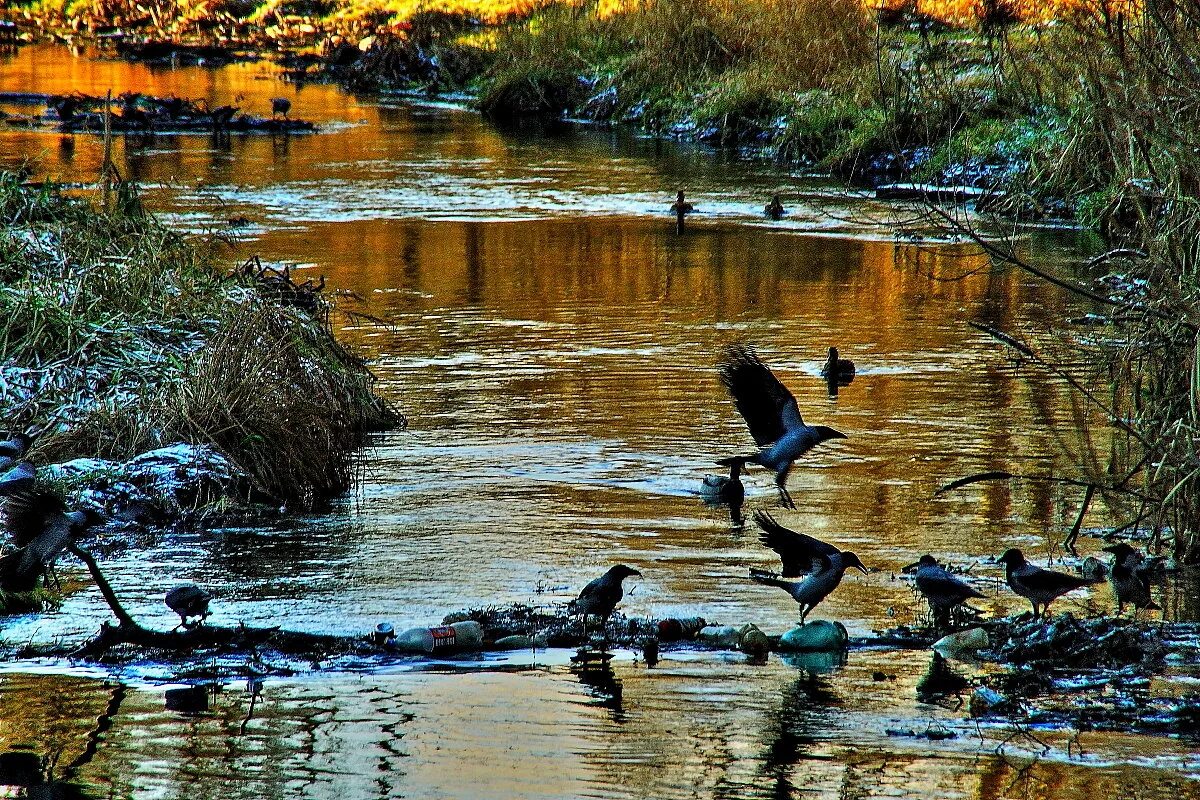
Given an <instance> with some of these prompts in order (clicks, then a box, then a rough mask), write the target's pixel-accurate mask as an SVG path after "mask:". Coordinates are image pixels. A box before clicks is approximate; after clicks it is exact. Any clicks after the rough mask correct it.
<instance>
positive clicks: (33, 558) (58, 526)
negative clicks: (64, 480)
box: [0, 491, 103, 592]
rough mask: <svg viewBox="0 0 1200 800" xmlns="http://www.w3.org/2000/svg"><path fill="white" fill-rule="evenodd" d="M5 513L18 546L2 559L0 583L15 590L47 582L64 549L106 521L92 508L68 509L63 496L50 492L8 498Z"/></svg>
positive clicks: (27, 589)
mask: <svg viewBox="0 0 1200 800" xmlns="http://www.w3.org/2000/svg"><path fill="white" fill-rule="evenodd" d="M4 516H5V524H6V527H7V528H8V531H9V534H10V536H11V537H12V543H13V545H14V546H15V547H16V549H15V550H13V551H12V552H10V553H8V554H7V555H5V556H4V557H3V558H0V586H3V587H4V588H5V589H7V590H8V591H13V592H27V591H31V590H33V589H34V588H36V587H37V583H38V579H39V578H41V579H43V582H48V581H49V578H50V576H51V575H53V572H54V562H55V561H57V560H58V557H59V556H60V555H62V552H63V551H64V550H66V549H67V547H69V546H70V545H71V543H72V542H73V541H74V540H75V539H76V538H77V537H79V536H81V535H82V534H83V533H84V532H85V531H86V530H87V529H88V528H90V527H92V526H94V525H97V524H99V523H100V522H102V521H103V518H102V517H101V516H100V515H99V514H97V513H95V512H93V511H90V510H89V511H68V510H67V506H66V503H65V502H64V501H63V499H62V498H61V497H59V496H58V495H56V494H53V493H52V492H48V491H37V492H31V493H27V494H22V495H18V496H16V497H12V498H9V499H8V501H7V502H6V503H5V505H4ZM55 582H56V583H57V580H56V581H55Z"/></svg>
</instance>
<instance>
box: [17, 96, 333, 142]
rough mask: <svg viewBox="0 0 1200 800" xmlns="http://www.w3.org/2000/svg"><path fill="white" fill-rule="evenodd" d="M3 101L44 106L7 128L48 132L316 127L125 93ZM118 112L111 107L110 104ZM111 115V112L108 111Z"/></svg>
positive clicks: (176, 99) (311, 130)
mask: <svg viewBox="0 0 1200 800" xmlns="http://www.w3.org/2000/svg"><path fill="white" fill-rule="evenodd" d="M0 102H8V103H13V104H16V105H25V106H28V105H34V104H45V106H46V110H45V112H44V113H42V114H40V115H24V116H18V115H13V116H9V117H6V118H5V122H6V123H7V124H9V125H13V126H18V127H26V128H50V129H53V130H55V131H57V132H59V133H100V134H102V133H104V131H105V117H106V116H107V117H108V120H107V121H108V124H109V126H110V130H111V131H112V132H114V133H268V134H281V133H286V134H290V133H314V132H316V130H317V127H316V125H315V124H313V123H312V122H309V121H308V120H303V119H291V118H288V117H286V116H285V117H283V118H279V117H276V116H274V115H272V116H271V117H258V116H254V115H252V114H246V113H239V112H241V109H240V108H238V107H237V106H232V105H226V106H216V107H212V106H210V105H209V104H208V102H207V101H205V100H189V99H187V98H183V97H176V96H174V95H168V96H166V97H155V96H152V95H143V94H139V93H137V92H126V93H124V94H122V95H121V96H120V97H117V98H114V99H113V101H111V104H110V101H109V99H108V98H107V97H92V96H90V95H85V94H81V93H78V92H73V93H71V94H61V95H54V94H33V93H24V92H21V93H16V92H4V93H0ZM113 105H115V106H116V108H115V109H113V108H112V106H113ZM106 112H107V113H106Z"/></svg>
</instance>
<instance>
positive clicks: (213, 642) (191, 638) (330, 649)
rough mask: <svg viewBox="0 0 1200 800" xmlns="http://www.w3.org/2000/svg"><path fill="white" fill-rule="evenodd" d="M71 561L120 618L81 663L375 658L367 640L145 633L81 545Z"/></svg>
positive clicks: (269, 632) (248, 632) (201, 628)
mask: <svg viewBox="0 0 1200 800" xmlns="http://www.w3.org/2000/svg"><path fill="white" fill-rule="evenodd" d="M67 549H68V550H69V551H70V552H71V554H72V555H74V556H75V557H77V558H78V559H79V560H80V561H82V562H83V563H84V564H85V565H86V566H87V568H88V571H89V572H90V573H91V574H92V580H94V581H95V582H96V586H97V587H98V588H99V589H100V594H102V595H103V596H104V599H105V601H106V602H107V603H108V606H109V608H110V609H112V612H113V615H114V616H115V617H116V618H117V624H116V625H113V624H111V623H105V624H104V625H102V626H100V632H99V633H97V634H96V635H95V636H94V637H92V639H90V640H89V641H87V642H86V643H84V644H83V645H82V646H81V647H79V648H78V649H76V650H75V651H74V652H73V653H72V655H73V656H75V657H77V658H97V657H99V656H102V655H104V654H105V653H106V652H108V651H109V650H111V649H112V648H114V647H118V646H120V645H134V646H137V647H146V648H151V649H155V650H174V651H177V652H194V651H196V650H208V649H219V650H231V651H235V652H237V651H241V652H247V653H253V652H254V651H255V650H257V649H258V648H260V647H270V648H271V649H272V650H274V651H276V652H278V653H282V654H284V655H295V656H303V657H306V658H312V657H314V656H327V655H330V654H337V655H352V654H363V655H365V654H368V653H373V652H377V649H376V648H374V647H373V646H371V645H370V644H369V643H368V642H367V641H366V640H365V639H361V638H357V637H346V636H328V635H322V634H313V633H301V632H298V631H284V630H280V629H279V628H251V627H248V626H246V625H238V626H237V627H235V628H222V627H215V626H211V625H197V626H195V627H193V628H185V629H183V630H179V629H176V630H173V631H156V630H151V629H149V628H145V627H143V626H142V625H140V624H139V623H138V622H137V620H135V619H134V618H133V617H132V616H130V614H129V612H128V611H126V610H125V607H124V606H123V605H121V601H120V600H119V599H118V598H117V594H116V592H114V591H113V588H112V585H111V584H110V583H109V582H108V579H107V578H105V577H104V573H103V572H101V571H100V566H99V565H98V564H97V563H96V559H95V558H93V557H92V554H91V553H89V552H87V551H86V550H84V549H83V548H82V547H80V546H79V545H77V544H74V543H72V544H71V545H70V546H69V547H68V548H67Z"/></svg>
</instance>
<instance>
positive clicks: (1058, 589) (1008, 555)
mask: <svg viewBox="0 0 1200 800" xmlns="http://www.w3.org/2000/svg"><path fill="white" fill-rule="evenodd" d="M996 563H998V564H1003V565H1004V576H1005V578H1006V579H1007V580H1008V585H1009V587H1010V588H1011V589H1012V590H1013V591H1014V592H1016V593H1017V594H1019V595H1021V596H1022V597H1024V598H1025V599H1027V600H1028V601H1029V602H1030V604H1031V605H1032V606H1033V618H1034V619H1038V618H1039V617H1041V616H1042V615H1043V614H1045V613H1046V610H1047V609H1049V607H1050V603H1051V602H1053V601H1054V599H1055V598H1056V597H1058V596H1059V595H1063V594H1066V593H1067V592H1073V591H1075V590H1076V589H1082V588H1083V587H1084V586H1089V585H1091V584H1092V583H1094V581H1091V580H1088V579H1087V578H1081V577H1079V576H1077V575H1068V574H1067V573H1065V572H1054V571H1053V570H1048V569H1042V568H1041V567H1038V566H1035V565H1033V564H1030V563H1029V562H1028V561H1026V560H1025V554H1024V553H1022V552H1021V551H1020V550H1018V549H1017V548H1015V547H1010V548H1009V549H1008V550H1005V551H1004V555H1002V556H1000V557H999V558H997V559H996ZM1038 606H1041V608H1040V610H1039V608H1038Z"/></svg>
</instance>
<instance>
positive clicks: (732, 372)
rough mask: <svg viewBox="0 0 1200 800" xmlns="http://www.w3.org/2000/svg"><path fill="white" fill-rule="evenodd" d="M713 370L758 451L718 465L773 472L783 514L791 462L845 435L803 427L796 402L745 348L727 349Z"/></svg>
mask: <svg viewBox="0 0 1200 800" xmlns="http://www.w3.org/2000/svg"><path fill="white" fill-rule="evenodd" d="M717 370H718V373H719V374H720V376H721V383H722V384H724V385H725V388H726V389H728V390H729V394H730V396H731V397H732V398H733V402H734V405H736V406H737V410H738V413H740V414H741V415H742V418H743V419H745V420H746V424H747V425H748V426H749V428H750V434H751V435H752V436H753V437H754V442H755V444H757V445H758V446H759V447H760V448H762V449H760V450H759V451H758V452H757V453H752V454H750V455H745V456H733V457H732V458H725V459H722V460H720V461H718V462H717V463H718V464H721V465H723V466H726V467H732V466H734V465H735V464H736V465H739V466H741V465H745V464H758V465H760V466H762V467H766V468H767V469H769V470H771V471H773V472H774V473H775V485H776V486H777V487H779V498H780V501H781V502H782V503H783V505H784V506H785V507H787V508H795V507H796V504H795V503H794V502H793V501H792V496H791V494H789V493H788V490H787V478H788V472H790V471H791V469H792V462H794V461H795V460H796V459H797V458H799V457H800V456H802V455H804V454H805V453H807V452H808V451H809V450H811V449H813V448H814V447H816V446H817V445H819V444H820V443H821V442H825V441H828V440H830V439H845V438H846V434H844V433H841V432H840V431H835V430H834V429H833V428H830V427H827V426H825V425H806V424H805V423H804V419H803V418H802V417H801V416H800V408H799V407H798V406H797V405H796V398H795V397H793V396H792V393H791V392H789V391H788V389H787V387H786V386H784V385H783V384H782V383H781V382H780V381H779V379H778V378H776V377H775V375H774V374H772V372H771V370H770V369H768V368H767V365H766V364H764V363H763V362H762V361H761V360H760V359H759V357H758V355H757V354H756V353H755V352H754V350H753V349H751V348H749V347H746V346H745V345H731V346H730V347H728V348H727V349H726V351H725V355H724V357H723V358H722V360H721V363H720V365H719V366H718V368H717Z"/></svg>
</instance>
